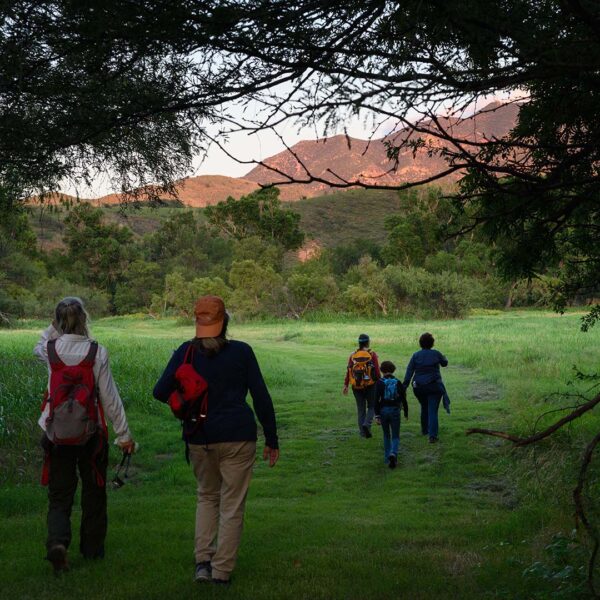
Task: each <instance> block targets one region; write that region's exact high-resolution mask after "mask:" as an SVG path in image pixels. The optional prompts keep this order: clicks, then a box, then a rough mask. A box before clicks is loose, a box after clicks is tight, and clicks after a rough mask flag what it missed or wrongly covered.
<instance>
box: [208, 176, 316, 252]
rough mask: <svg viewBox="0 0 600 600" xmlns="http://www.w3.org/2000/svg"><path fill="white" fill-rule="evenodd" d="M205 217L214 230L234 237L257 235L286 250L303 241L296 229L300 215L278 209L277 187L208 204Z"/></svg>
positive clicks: (298, 245) (302, 235) (299, 244)
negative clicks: (237, 198) (236, 198)
mask: <svg viewBox="0 0 600 600" xmlns="http://www.w3.org/2000/svg"><path fill="white" fill-rule="evenodd" d="M206 217H207V219H208V222H209V223H210V225H212V227H214V228H215V229H216V230H217V231H219V232H220V233H222V234H224V235H226V236H229V237H232V238H234V239H236V240H243V239H245V238H248V237H251V236H258V237H260V238H262V239H263V240H266V241H270V242H275V243H277V244H280V245H281V246H282V247H283V248H285V249H286V250H295V249H297V248H300V246H302V243H303V242H304V234H303V233H302V232H301V231H300V228H299V224H300V215H299V214H298V213H295V212H293V211H291V210H289V209H283V208H281V201H280V200H279V190H278V189H277V188H265V189H262V190H259V191H257V192H252V193H251V194H248V195H247V196H242V197H241V198H240V199H239V200H235V199H234V198H232V197H229V198H227V200H224V201H222V202H219V203H218V204H215V205H214V206H208V207H207V208H206Z"/></svg>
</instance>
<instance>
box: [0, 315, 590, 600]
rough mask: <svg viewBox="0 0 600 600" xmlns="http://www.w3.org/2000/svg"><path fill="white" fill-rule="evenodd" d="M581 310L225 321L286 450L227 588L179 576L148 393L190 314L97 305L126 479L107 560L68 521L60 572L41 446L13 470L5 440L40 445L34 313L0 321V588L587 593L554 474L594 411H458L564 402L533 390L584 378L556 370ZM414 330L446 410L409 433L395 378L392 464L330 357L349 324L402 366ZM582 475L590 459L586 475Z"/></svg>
mask: <svg viewBox="0 0 600 600" xmlns="http://www.w3.org/2000/svg"><path fill="white" fill-rule="evenodd" d="M578 318H579V317H578V315H566V316H563V317H559V316H556V315H554V314H552V313H541V312H530V311H528V312H515V313H503V314H501V315H496V316H489V315H485V316H475V317H471V318H469V319H466V320H464V321H435V322H415V321H407V322H398V323H395V322H389V321H388V322H381V321H380V322H369V321H358V322H357V321H354V322H321V323H309V322H289V321H286V322H271V323H248V324H243V325H240V324H235V323H232V325H231V329H230V331H231V335H232V337H234V338H238V339H244V340H246V341H248V342H249V343H251V344H252V346H253V347H254V349H255V351H256V353H257V355H258V358H259V362H260V364H261V368H262V370H263V372H264V375H265V378H266V380H267V383H268V385H269V388H270V391H271V394H272V396H273V399H274V402H275V406H276V411H277V415H278V423H279V429H280V437H281V447H282V455H281V461H280V463H279V464H278V465H277V467H276V468H274V469H268V468H267V467H266V466H265V465H264V464H263V463H262V462H259V463H257V466H256V469H255V476H254V479H253V482H252V485H251V490H250V495H249V499H248V510H247V515H246V530H245V533H244V537H243V541H242V546H241V549H240V559H239V564H238V568H237V569H236V572H235V573H234V578H235V579H234V583H233V585H232V586H231V589H229V590H227V591H223V590H220V589H213V588H212V587H210V586H208V587H204V588H202V589H198V587H197V586H194V584H193V583H192V582H191V575H192V570H193V560H192V546H193V518H194V507H195V501H194V483H193V479H192V476H191V474H190V472H189V468H188V467H187V465H186V464H185V462H184V460H183V456H182V454H183V453H182V448H181V443H180V441H179V429H178V424H177V422H176V421H175V420H173V419H172V418H171V417H170V416H169V414H168V411H167V410H166V408H165V407H164V406H163V405H161V404H159V403H157V402H155V401H154V400H152V399H151V390H152V386H153V384H154V382H155V381H156V379H157V378H158V376H159V375H160V373H161V370H162V369H163V368H164V366H165V364H166V362H167V361H168V359H169V357H170V354H171V352H172V350H174V349H175V348H176V347H177V346H178V345H179V344H180V343H181V342H182V341H183V340H185V339H187V338H189V337H190V336H191V335H192V330H191V328H189V327H180V326H175V324H174V321H169V320H163V321H151V320H144V319H131V318H115V319H106V320H102V321H98V322H97V323H95V324H94V335H95V336H96V337H97V338H98V340H99V341H100V342H101V343H103V344H105V345H106V346H107V347H108V349H109V352H110V356H111V363H112V369H113V373H114V376H115V379H116V381H117V382H118V384H119V387H120V389H121V392H122V395H123V398H124V400H125V403H126V406H127V412H128V416H129V420H130V423H131V427H132V431H133V433H134V435H135V437H136V438H137V439H138V440H139V441H140V442H141V447H142V450H141V452H140V454H139V455H138V456H136V457H135V459H134V469H133V470H134V473H133V476H132V479H131V482H130V483H129V484H128V485H126V486H125V487H124V488H123V489H121V490H119V491H118V492H111V494H110V498H109V511H110V531H109V538H108V540H107V557H106V559H105V560H104V562H103V563H84V562H83V561H81V560H80V559H78V558H77V553H76V549H77V544H76V539H75V542H74V545H73V547H72V551H71V555H72V558H73V563H74V564H73V566H74V568H73V571H72V572H71V573H70V574H69V575H68V577H63V578H61V579H60V580H56V581H55V580H53V579H51V578H50V577H49V567H48V565H47V564H44V562H43V561H42V560H41V557H42V556H43V541H44V525H45V524H44V518H45V517H44V511H45V496H44V492H43V491H42V490H41V489H40V488H39V487H37V485H36V479H37V475H38V473H37V465H36V466H35V468H34V467H33V466H31V468H29V469H26V468H23V464H24V461H23V459H22V458H19V459H18V460H17V459H14V460H13V461H12V462H7V458H6V457H10V456H12V457H13V458H14V457H15V456H19V457H21V456H22V455H23V453H24V452H25V453H26V454H25V456H26V459H27V460H25V462H27V461H29V462H30V463H35V462H36V461H35V460H34V459H33V458H32V457H34V456H35V443H36V439H35V438H37V429H36V426H35V420H36V418H37V415H38V414H39V413H38V411H39V402H38V399H39V397H40V393H41V390H42V389H43V387H44V384H45V377H46V373H45V369H44V366H43V365H41V364H37V363H36V362H35V361H34V359H33V357H32V355H31V348H32V347H33V345H34V344H35V341H36V339H37V335H38V331H36V330H35V329H33V328H32V329H23V330H19V331H0V352H1V360H0V392H1V403H0V404H1V406H2V413H1V414H2V422H3V423H5V424H6V425H4V426H3V427H4V428H3V430H2V431H3V433H2V438H1V444H2V455H3V457H4V458H3V461H2V463H0V464H1V465H2V468H3V475H4V482H3V484H2V486H1V487H0V515H1V517H2V521H1V522H2V535H1V536H0V540H1V541H0V556H1V557H2V560H1V561H0V581H2V590H3V594H6V595H7V597H15V598H25V597H36V598H54V597H62V598H80V597H82V596H85V597H86V598H101V597H110V598H129V599H131V598H164V597H179V598H195V597H197V596H199V595H201V596H203V597H206V598H214V597H221V596H223V595H227V597H228V598H258V599H260V598H268V599H273V598H275V599H277V598H290V599H292V598H293V599H294V600H296V599H298V598H324V599H325V598H326V599H331V598H333V599H337V598H352V599H354V598H356V599H359V598H360V599H362V598H392V597H401V598H411V599H412V598H511V599H513V598H523V599H525V598H540V599H541V598H551V597H554V598H559V597H563V598H568V597H571V598H572V597H584V596H583V593H584V592H583V591H582V588H581V586H580V582H581V576H580V574H579V571H578V569H579V568H580V567H581V566H582V564H583V556H584V554H583V551H582V549H581V548H582V547H581V546H580V542H581V540H580V539H579V538H575V539H571V538H570V537H569V535H570V534H568V532H569V531H570V529H571V528H572V526H573V522H572V518H571V512H572V510H571V506H570V498H569V494H568V490H569V488H570V486H571V484H572V482H573V479H574V474H573V466H574V465H575V463H576V461H577V459H578V456H579V454H580V449H581V447H582V445H583V443H584V441H585V439H586V437H587V436H588V435H589V433H590V432H591V431H592V430H593V429H596V430H597V428H598V426H599V425H600V418H599V417H598V415H588V416H587V417H586V418H584V419H581V420H580V421H578V422H576V423H574V424H573V426H572V427H571V428H570V429H569V430H568V431H565V432H564V433H562V434H561V435H560V436H558V438H557V439H556V440H552V441H549V442H548V443H545V444H542V445H541V446H540V447H539V448H538V449H536V450H535V451H528V452H525V451H511V450H510V449H509V448H507V447H506V446H505V445H504V444H503V443H502V442H500V441H498V440H489V439H475V438H472V437H466V436H465V435H464V431H465V430H466V429H467V428H468V427H471V426H484V427H492V428H503V429H510V430H511V431H514V432H517V433H528V432H530V431H531V430H532V428H533V427H534V426H535V424H536V419H537V416H538V415H539V414H540V413H542V412H544V411H546V410H549V409H552V408H558V407H559V406H561V405H562V404H564V402H565V401H564V400H561V399H560V398H550V399H546V397H547V396H548V395H549V394H552V393H554V392H570V393H573V392H583V391H584V390H585V385H586V384H585V383H584V382H580V381H575V382H573V384H572V385H569V384H568V382H569V380H572V379H573V365H574V364H576V365H577V366H578V368H579V369H581V370H583V371H593V370H594V369H597V368H598V364H599V358H600V346H599V345H598V341H599V337H600V331H594V330H592V331H591V332H589V333H587V334H583V333H580V332H579V330H578V326H577V324H578ZM36 325H37V324H36ZM425 330H429V331H431V332H432V333H433V334H434V336H435V337H436V339H437V342H436V346H437V347H438V348H439V349H440V350H441V351H442V352H444V353H445V354H447V356H448V358H449V360H450V366H449V367H448V369H447V370H446V372H445V380H446V383H447V387H448V389H449V391H450V395H451V398H452V414H451V415H450V416H449V417H448V416H445V415H442V416H441V442H440V444H439V445H437V446H430V445H429V444H426V443H425V441H424V440H423V438H421V436H420V435H419V427H418V412H417V408H416V402H415V401H414V399H413V398H412V397H410V398H409V402H410V415H409V421H408V422H403V423H402V430H401V447H402V452H401V458H400V465H399V468H398V469H397V470H396V471H390V470H389V469H387V468H386V467H385V466H384V465H383V460H382V459H383V456H382V448H381V438H380V433H379V431H375V432H374V433H375V436H374V438H373V439H372V440H364V439H361V438H359V436H358V435H357V431H356V425H355V407H354V401H353V400H352V399H351V397H348V398H347V397H343V396H342V395H341V386H342V382H343V376H344V367H345V363H346V360H347V357H348V354H349V353H350V352H351V350H352V349H353V347H354V344H355V341H356V337H357V335H358V334H359V333H363V332H365V333H368V334H369V335H370V336H371V339H372V343H373V348H374V349H375V350H377V352H378V353H379V356H380V358H381V359H388V360H393V361H394V362H395V363H396V364H397V365H398V370H399V372H400V375H401V374H402V372H403V369H404V366H405V365H406V363H407V362H408V359H409V357H410V354H411V353H412V352H413V351H414V350H415V349H416V346H417V339H418V336H419V334H420V333H422V332H423V331H425ZM567 403H568V402H567ZM554 416H555V415H554ZM554 416H549V417H548V419H551V418H554ZM544 422H546V421H543V422H542V423H541V424H538V427H539V426H541V425H543V423H544ZM114 461H116V456H115V455H113V462H114ZM11 465H12V466H11ZM13 467H14V468H13ZM597 490H598V488H597V478H596V479H594V480H593V481H592V487H591V488H590V490H589V492H590V493H597ZM77 518H78V512H77V510H76V511H75V520H76V521H77ZM74 531H76V527H74ZM561 532H562V533H563V534H564V535H563V537H559V538H555V537H553V536H556V534H558V533H561ZM565 536H566V537H565ZM567 538H568V542H565V543H564V544H563V542H562V541H561V540H563V539H567ZM556 539H558V541H555V540H556ZM561 544H562V545H561ZM545 548H546V549H545ZM548 548H549V550H548ZM557 549H558V550H557ZM561 549H566V550H565V551H564V552H563V551H562V550H561ZM566 567H570V568H571V567H572V568H573V571H569V570H567V571H565V568H566ZM523 573H526V574H525V575H524V574H523ZM561 573H562V575H561ZM569 573H571V575H569ZM561 594H562V596H561ZM565 594H567V595H565ZM568 594H570V595H568Z"/></svg>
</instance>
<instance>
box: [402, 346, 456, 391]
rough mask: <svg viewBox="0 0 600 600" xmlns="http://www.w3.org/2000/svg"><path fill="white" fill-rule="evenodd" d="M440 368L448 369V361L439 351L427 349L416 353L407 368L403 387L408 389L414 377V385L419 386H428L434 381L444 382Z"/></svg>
mask: <svg viewBox="0 0 600 600" xmlns="http://www.w3.org/2000/svg"><path fill="white" fill-rule="evenodd" d="M440 366H442V367H447V366H448V359H447V358H446V357H445V356H444V355H443V354H442V353H441V352H438V351H437V350H434V349H433V348H431V349H425V348H423V349H422V350H419V351H418V352H415V353H414V354H413V355H412V356H411V359H410V362H409V363H408V367H406V374H405V375H404V381H403V385H404V387H408V385H409V384H410V380H411V379H412V378H413V376H414V383H415V384H416V385H417V386H419V385H427V384H429V383H433V382H434V381H440V382H441V381H442V376H441V374H440Z"/></svg>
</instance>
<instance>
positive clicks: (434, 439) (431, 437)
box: [429, 436, 438, 444]
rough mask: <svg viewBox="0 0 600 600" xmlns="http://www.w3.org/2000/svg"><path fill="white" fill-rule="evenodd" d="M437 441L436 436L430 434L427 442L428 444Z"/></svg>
mask: <svg viewBox="0 0 600 600" xmlns="http://www.w3.org/2000/svg"><path fill="white" fill-rule="evenodd" d="M437 441H438V439H437V438H436V437H433V436H430V437H429V443H430V444H435V443H436V442H437Z"/></svg>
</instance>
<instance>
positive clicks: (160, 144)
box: [0, 0, 289, 214]
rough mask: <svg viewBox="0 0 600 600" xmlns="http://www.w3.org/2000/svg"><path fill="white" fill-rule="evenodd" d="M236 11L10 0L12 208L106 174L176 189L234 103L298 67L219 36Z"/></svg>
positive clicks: (5, 104) (0, 154)
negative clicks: (246, 57) (250, 63)
mask: <svg viewBox="0 0 600 600" xmlns="http://www.w3.org/2000/svg"><path fill="white" fill-rule="evenodd" d="M230 12H231V11H229V10H228V9H227V7H226V6H222V7H221V6H218V5H215V4H214V3H213V2H204V1H201V2H195V1H191V0H175V1H173V2H158V3H157V2H151V1H150V0H136V1H134V2H130V1H129V0H111V1H110V2H104V1H101V0H90V1H87V2H83V3H82V2H71V1H67V0H48V1H44V2H38V1H37V0H9V1H8V2H3V3H2V6H1V7H0V211H1V212H2V213H3V214H4V213H5V212H7V211H9V210H11V209H12V208H13V207H14V206H15V205H16V204H19V203H20V202H21V201H22V200H23V199H24V198H26V197H27V196H28V195H32V194H40V193H45V192H48V191H53V190H57V189H59V188H60V186H61V184H63V183H64V182H65V181H71V182H74V183H81V182H89V181H90V180H92V179H93V178H94V177H95V176H96V175H97V174H98V173H102V174H105V175H108V176H109V177H110V178H111V179H112V180H113V184H114V185H115V186H116V185H119V186H120V187H121V189H123V190H124V191H129V192H130V193H136V190H137V193H139V194H143V195H145V196H149V197H151V198H156V197H160V196H161V195H162V194H163V193H165V192H173V191H174V181H175V180H176V179H177V177H181V176H183V175H184V174H186V171H188V170H189V167H190V161H191V159H192V157H193V155H194V154H195V153H197V152H201V151H202V150H203V149H205V148H206V144H207V143H208V142H209V138H207V137H206V135H205V133H206V127H207V125H208V124H209V123H210V122H211V121H215V120H217V119H222V118H224V117H226V113H225V112H224V110H223V109H222V105H223V103H224V102H226V101H229V100H234V99H236V98H239V97H240V95H243V94H244V93H245V92H246V91H251V90H252V89H260V88H261V87H263V86H265V85H270V84H273V83H278V82H283V81H285V80H286V79H288V78H289V73H285V72H282V71H281V70H280V69H277V68H276V69H269V72H268V76H265V75H266V74H265V73H264V72H262V73H261V72H260V69H258V70H256V69H249V68H248V67H247V66H246V64H245V63H244V61H243V60H240V57H239V56H238V55H235V54H232V53H228V52H226V51H223V50H221V49H220V48H215V47H213V46H211V45H210V41H211V39H213V38H215V36H219V35H220V34H221V33H223V32H224V31H225V29H226V25H225V27H224V24H225V23H226V22H227V21H229V19H230ZM233 16H234V17H235V15H233ZM277 73H279V75H278V74H277ZM140 186H141V187H140Z"/></svg>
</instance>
